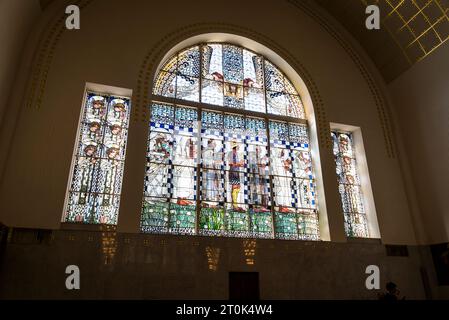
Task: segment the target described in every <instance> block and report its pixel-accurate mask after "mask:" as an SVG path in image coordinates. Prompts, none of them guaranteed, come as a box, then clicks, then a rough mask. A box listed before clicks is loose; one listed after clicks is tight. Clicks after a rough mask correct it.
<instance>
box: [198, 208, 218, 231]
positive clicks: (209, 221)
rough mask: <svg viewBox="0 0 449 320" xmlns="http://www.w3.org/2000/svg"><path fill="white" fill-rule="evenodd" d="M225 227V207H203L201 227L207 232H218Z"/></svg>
mask: <svg viewBox="0 0 449 320" xmlns="http://www.w3.org/2000/svg"><path fill="white" fill-rule="evenodd" d="M223 227H224V209H223V208H221V207H205V208H201V216H200V229H201V230H202V233H205V234H217V233H220V232H221V231H222V230H223Z"/></svg>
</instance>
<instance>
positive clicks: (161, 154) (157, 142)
mask: <svg viewBox="0 0 449 320" xmlns="http://www.w3.org/2000/svg"><path fill="white" fill-rule="evenodd" d="M172 152H173V141H172V135H171V134H169V133H162V132H150V143H149V148H148V161H150V162H155V163H161V164H168V163H169V161H170V160H171V159H172Z"/></svg>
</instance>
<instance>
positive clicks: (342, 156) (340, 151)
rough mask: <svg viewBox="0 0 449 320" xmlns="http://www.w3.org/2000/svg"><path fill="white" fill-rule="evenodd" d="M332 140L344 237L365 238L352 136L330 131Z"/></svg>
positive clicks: (365, 221)
mask: <svg viewBox="0 0 449 320" xmlns="http://www.w3.org/2000/svg"><path fill="white" fill-rule="evenodd" d="M332 140H333V152H334V157H335V163H336V168H337V180H338V191H339V192H340V196H341V202H342V205H343V214H344V217H345V230H346V235H347V236H348V237H359V238H367V237H368V236H369V235H368V227H367V219H366V213H365V208H364V206H363V197H362V191H361V184H360V178H359V175H358V172H357V165H356V157H355V149H354V139H353V135H352V133H350V132H339V131H332Z"/></svg>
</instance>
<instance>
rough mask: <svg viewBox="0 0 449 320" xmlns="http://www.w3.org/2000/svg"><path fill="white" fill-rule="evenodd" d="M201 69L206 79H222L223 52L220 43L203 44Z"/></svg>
mask: <svg viewBox="0 0 449 320" xmlns="http://www.w3.org/2000/svg"><path fill="white" fill-rule="evenodd" d="M202 63H203V71H202V75H203V77H204V78H206V79H210V80H214V81H221V82H222V81H223V80H224V78H223V52H222V45H221V44H212V43H211V44H207V45H205V46H203V61H202Z"/></svg>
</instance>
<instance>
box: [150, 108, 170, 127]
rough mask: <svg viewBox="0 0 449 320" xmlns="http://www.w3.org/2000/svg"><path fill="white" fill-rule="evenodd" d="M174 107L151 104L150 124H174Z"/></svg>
mask: <svg viewBox="0 0 449 320" xmlns="http://www.w3.org/2000/svg"><path fill="white" fill-rule="evenodd" d="M173 117H174V107H173V106H171V105H168V104H157V103H155V104H153V105H152V106H151V122H153V123H160V124H166V125H173V124H174V120H173Z"/></svg>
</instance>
